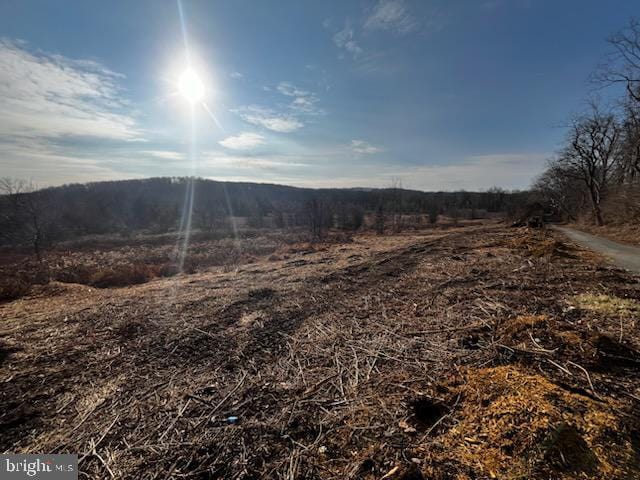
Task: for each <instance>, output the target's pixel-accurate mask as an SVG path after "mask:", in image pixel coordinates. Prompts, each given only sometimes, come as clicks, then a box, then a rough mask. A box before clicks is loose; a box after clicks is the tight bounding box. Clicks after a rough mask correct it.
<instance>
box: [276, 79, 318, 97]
mask: <svg viewBox="0 0 640 480" xmlns="http://www.w3.org/2000/svg"><path fill="white" fill-rule="evenodd" d="M278 91H279V92H280V93H281V94H283V95H286V96H288V97H306V96H307V95H310V93H309V92H307V91H306V90H301V89H299V88H298V87H296V86H295V85H293V84H292V83H290V82H280V83H279V84H278Z"/></svg>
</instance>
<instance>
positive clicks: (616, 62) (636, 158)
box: [534, 19, 640, 226]
mask: <svg viewBox="0 0 640 480" xmlns="http://www.w3.org/2000/svg"><path fill="white" fill-rule="evenodd" d="M607 41H608V43H609V45H610V47H611V51H610V54H609V55H608V56H607V58H606V59H605V61H604V62H603V63H602V64H601V65H600V66H599V67H597V69H596V71H595V73H594V74H593V78H592V81H593V83H594V87H595V88H596V89H597V90H598V91H604V92H605V93H613V94H615V95H616V96H615V97H614V100H613V101H609V102H607V103H605V102H603V101H601V100H598V99H591V100H590V101H589V102H588V106H587V108H586V109H585V111H584V112H582V113H580V114H579V115H575V116H574V117H573V118H571V119H570V121H569V123H568V125H567V127H568V128H567V133H566V138H565V140H564V143H563V145H562V147H561V149H560V150H559V151H558V153H557V155H556V156H555V158H553V159H552V160H550V161H549V165H548V168H547V169H546V171H545V172H544V173H543V174H542V175H541V176H540V177H539V178H538V179H537V180H536V182H535V184H534V190H535V191H537V192H539V193H540V194H541V195H542V196H543V197H544V198H545V199H547V200H549V201H550V202H551V203H552V204H553V205H554V206H555V207H556V208H557V209H558V210H560V211H561V212H562V213H563V214H564V216H565V217H566V218H567V219H569V220H571V221H579V220H588V221H591V222H593V223H595V224H596V225H599V226H601V225H604V224H605V223H627V222H637V221H638V220H640V22H639V21H638V20H636V19H631V20H630V21H629V24H628V25H627V26H626V27H625V28H624V29H623V30H621V31H620V32H618V33H616V34H614V35H612V36H611V37H609V38H608V40H607ZM620 87H621V88H620ZM620 92H621V93H620Z"/></svg>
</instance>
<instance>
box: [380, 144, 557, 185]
mask: <svg viewBox="0 0 640 480" xmlns="http://www.w3.org/2000/svg"><path fill="white" fill-rule="evenodd" d="M548 158H549V154H548V153H504V154H491V155H473V156H469V157H466V158H465V159H464V161H462V162H460V163H454V164H449V165H424V166H417V167H412V168H407V169H405V170H404V171H395V172H389V178H391V177H393V176H399V177H404V178H405V179H407V180H409V181H410V184H411V185H410V186H411V187H414V188H420V189H424V190H460V189H465V190H486V189H488V188H491V187H493V186H496V185H497V186H501V187H504V188H510V189H513V188H518V189H526V188H528V187H529V186H530V185H531V182H532V179H533V178H535V177H536V176H537V175H538V174H540V173H541V172H542V171H543V170H544V168H545V165H546V161H547V159H548Z"/></svg>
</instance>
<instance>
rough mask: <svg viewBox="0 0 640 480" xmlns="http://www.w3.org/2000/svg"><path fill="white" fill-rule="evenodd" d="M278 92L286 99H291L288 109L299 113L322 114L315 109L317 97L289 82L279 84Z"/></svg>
mask: <svg viewBox="0 0 640 480" xmlns="http://www.w3.org/2000/svg"><path fill="white" fill-rule="evenodd" d="M278 91H279V92H280V93H281V94H282V95H285V96H287V97H293V100H292V101H291V104H290V105H289V107H290V108H292V109H293V110H296V111H297V112H299V113H304V114H310V115H318V114H321V113H324V112H323V111H322V110H321V109H319V108H318V107H317V103H318V97H317V96H316V95H315V94H314V93H311V92H308V91H306V90H302V89H300V88H298V87H296V86H295V85H293V84H292V83H290V82H280V83H279V84H278Z"/></svg>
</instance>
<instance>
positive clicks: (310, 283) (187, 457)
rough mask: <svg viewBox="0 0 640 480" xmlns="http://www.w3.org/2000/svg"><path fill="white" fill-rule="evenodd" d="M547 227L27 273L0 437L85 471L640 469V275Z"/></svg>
mask: <svg viewBox="0 0 640 480" xmlns="http://www.w3.org/2000/svg"><path fill="white" fill-rule="evenodd" d="M556 235H557V234H555V233H553V232H533V231H529V230H526V229H510V228H505V227H502V226H499V225H487V226H472V227H466V228H457V229H450V230H445V231H430V232H424V233H420V232H412V233H409V234H404V235H403V234H400V235H394V236H384V237H377V236H373V235H361V236H357V237H355V238H354V239H353V241H352V242H349V243H343V244H326V245H320V246H317V245H316V246H309V245H307V246H304V245H302V246H299V247H292V246H286V247H281V249H280V250H276V251H274V252H272V253H270V254H269V255H268V256H267V254H266V253H265V256H262V257H257V258H256V260H255V262H254V263H251V264H244V265H240V266H238V267H237V268H234V269H233V270H231V271H225V269H220V268H214V269H211V270H208V271H203V272H197V273H194V274H192V275H177V276H174V277H171V278H158V279H155V280H153V281H151V282H148V283H145V284H142V285H135V286H129V287H125V288H106V289H97V288H92V287H89V286H86V285H78V284H68V283H66V284H65V283H59V282H53V283H50V284H48V285H45V286H39V287H34V288H33V289H32V291H31V292H30V293H29V294H28V295H27V296H26V297H23V298H21V299H18V300H15V301H12V302H8V303H4V304H1V305H0V322H1V323H0V329H1V331H0V348H1V351H0V362H1V363H0V383H1V384H2V389H1V390H0V450H2V451H7V452H22V453H26V452H56V453H63V452H69V453H78V454H79V457H80V470H81V477H82V478H92V479H94V478H135V479H151V478H176V479H177V478H192V479H195V478H198V479H200V478H220V479H222V478H224V479H232V478H238V479H254V478H255V479H257V478H274V479H276V478H278V479H294V478H295V479H348V478H352V479H379V478H385V479H387V480H390V479H404V480H408V479H420V478H432V479H460V480H461V479H483V478H508V479H511V478H513V479H515V478H540V479H548V478H554V479H555V478H566V479H574V478H575V479H578V478H580V479H584V478H592V479H600V478H607V479H629V478H638V477H639V476H640V433H639V432H640V429H639V425H638V423H639V420H638V419H639V418H640V416H639V415H638V413H640V412H639V406H640V353H639V350H640V335H639V334H638V321H639V319H638V315H637V312H638V311H640V310H638V308H639V307H638V306H639V305H640V283H639V282H638V280H639V279H638V277H634V276H632V275H631V274H629V273H627V272H625V271H622V270H618V269H616V268H613V267H611V266H609V265H608V264H606V263H604V262H603V261H602V260H601V259H600V258H599V257H597V256H596V255H594V254H592V253H589V252H585V251H583V250H580V249H578V248H576V247H572V246H569V245H567V244H565V243H564V242H563V241H562V237H561V236H560V235H558V236H556ZM234 417H237V419H235V418H234Z"/></svg>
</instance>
